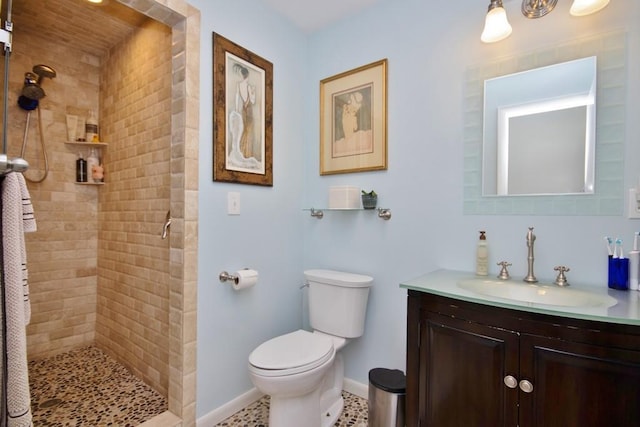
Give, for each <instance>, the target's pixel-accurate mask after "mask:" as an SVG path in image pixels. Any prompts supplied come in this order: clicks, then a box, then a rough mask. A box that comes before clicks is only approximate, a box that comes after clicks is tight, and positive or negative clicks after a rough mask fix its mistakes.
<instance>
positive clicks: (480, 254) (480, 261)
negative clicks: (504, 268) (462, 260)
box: [476, 231, 489, 276]
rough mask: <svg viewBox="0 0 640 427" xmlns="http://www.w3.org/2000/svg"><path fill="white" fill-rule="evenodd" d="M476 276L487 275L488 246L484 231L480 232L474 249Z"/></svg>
mask: <svg viewBox="0 0 640 427" xmlns="http://www.w3.org/2000/svg"><path fill="white" fill-rule="evenodd" d="M476 275H478V276H488V275H489V246H488V244H487V236H486V231H481V232H480V239H479V240H478V247H477V248H476Z"/></svg>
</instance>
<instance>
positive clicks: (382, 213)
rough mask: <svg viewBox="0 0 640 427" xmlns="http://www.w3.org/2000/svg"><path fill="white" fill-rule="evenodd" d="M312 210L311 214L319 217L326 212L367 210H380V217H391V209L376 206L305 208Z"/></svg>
mask: <svg viewBox="0 0 640 427" xmlns="http://www.w3.org/2000/svg"><path fill="white" fill-rule="evenodd" d="M304 210H305V211H309V212H311V216H312V217H314V218H317V219H322V218H323V217H324V213H325V212H351V211H366V212H378V217H379V218H382V219H384V220H386V221H388V220H390V219H391V209H386V208H376V209H316V208H309V209H304Z"/></svg>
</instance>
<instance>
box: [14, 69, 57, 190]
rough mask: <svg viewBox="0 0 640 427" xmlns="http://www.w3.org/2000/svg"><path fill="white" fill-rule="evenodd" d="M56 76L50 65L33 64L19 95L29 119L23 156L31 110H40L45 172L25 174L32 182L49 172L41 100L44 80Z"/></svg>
mask: <svg viewBox="0 0 640 427" xmlns="http://www.w3.org/2000/svg"><path fill="white" fill-rule="evenodd" d="M55 76H56V70H54V69H53V68H51V67H49V66H48V65H44V64H38V65H34V66H33V72H32V73H31V72H26V73H24V86H23V87H22V92H21V93H20V96H19V97H18V105H19V106H20V108H22V109H23V110H25V111H26V112H27V120H26V122H25V126H24V139H23V140H22V153H21V157H22V158H24V157H25V153H26V149H27V138H28V135H29V119H30V118H31V112H32V111H33V110H36V109H37V110H38V128H39V130H40V146H41V147H42V156H43V158H44V173H43V175H42V177H41V178H39V179H31V178H29V177H27V176H26V175H25V179H27V180H28V181H31V182H35V183H39V182H42V181H44V180H45V178H46V177H47V174H48V173H49V158H48V157H47V150H46V147H45V145H44V131H43V126H42V115H41V114H40V106H39V105H40V100H41V99H42V98H44V97H45V96H46V94H45V92H44V89H42V80H43V79H44V78H45V77H47V78H49V79H52V78H54V77H55Z"/></svg>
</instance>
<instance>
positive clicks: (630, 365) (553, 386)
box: [519, 334, 640, 427]
mask: <svg viewBox="0 0 640 427" xmlns="http://www.w3.org/2000/svg"><path fill="white" fill-rule="evenodd" d="M520 351H521V365H520V371H521V374H520V378H519V380H528V381H530V382H531V384H532V385H533V390H532V391H531V392H530V393H525V392H521V393H520V406H521V413H520V426H521V427H540V426H544V427H602V426H616V427H618V426H619V427H626V426H639V425H640V351H630V350H618V349H615V348H608V347H602V346H595V345H586V344H579V343H572V342H566V341H560V340H557V339H552V338H546V337H539V336H532V335H524V334H523V335H522V337H521V341H520Z"/></svg>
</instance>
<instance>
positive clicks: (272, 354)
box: [249, 329, 335, 377]
mask: <svg viewBox="0 0 640 427" xmlns="http://www.w3.org/2000/svg"><path fill="white" fill-rule="evenodd" d="M334 355H335V350H334V348H333V341H332V340H331V338H330V337H329V336H326V335H318V334H313V333H311V332H307V331H305V330H302V329H301V330H298V331H295V332H291V333H288V334H285V335H280V336H279V337H275V338H272V339H270V340H269V341H266V342H264V343H262V344H260V345H259V346H258V347H257V348H256V349H255V350H253V352H251V355H249V365H250V368H251V369H252V370H253V371H254V372H255V373H257V374H259V375H262V376H273V377H275V376H285V375H293V374H298V373H301V372H306V371H309V370H311V369H314V368H316V367H318V366H320V365H322V364H324V363H325V362H327V361H328V360H330V359H331V358H333V357H334Z"/></svg>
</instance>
